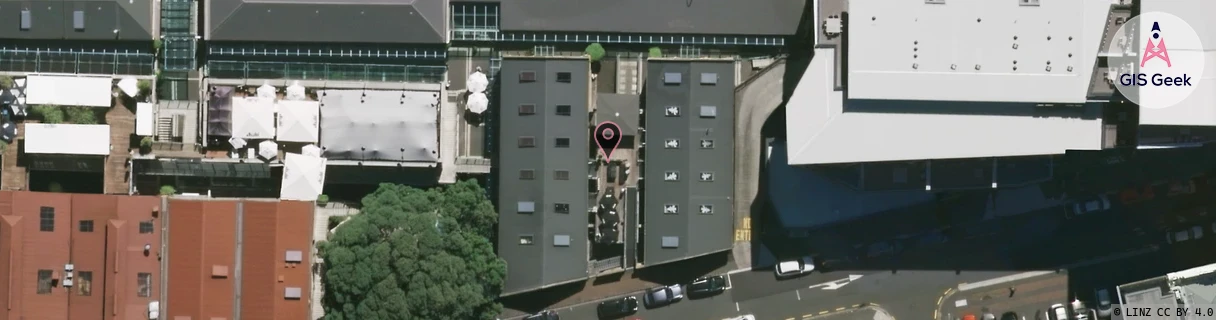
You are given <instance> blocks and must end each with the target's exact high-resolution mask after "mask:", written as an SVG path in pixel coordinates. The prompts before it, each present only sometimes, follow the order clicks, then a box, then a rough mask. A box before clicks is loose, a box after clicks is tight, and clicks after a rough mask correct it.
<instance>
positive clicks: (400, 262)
mask: <svg viewBox="0 0 1216 320" xmlns="http://www.w3.org/2000/svg"><path fill="white" fill-rule="evenodd" d="M486 209H489V210H488V211H486ZM487 213H488V214H492V213H493V209H492V206H491V205H490V203H489V200H488V199H486V198H485V194H484V191H482V189H481V187H479V186H478V185H477V183H476V182H473V181H464V182H460V183H458V184H455V185H452V186H448V187H445V188H435V189H428V190H422V189H416V188H411V187H405V186H400V185H391V184H382V185H381V186H380V188H379V189H377V190H376V191H375V192H373V193H372V194H370V195H368V196H367V197H364V198H363V209H362V210H361V212H360V213H359V214H357V215H354V216H352V217H351V218H350V220H348V221H347V222H346V223H345V224H343V225H342V227H341V228H338V230H337V231H336V232H335V233H334V236H333V237H332V238H331V239H330V241H328V242H322V243H319V244H318V249H319V251H320V255H321V257H322V258H323V259H324V260H325V272H324V275H323V278H322V279H323V285H324V286H325V297H324V299H323V301H322V305H323V306H324V307H325V311H326V319H331V320H355V319H358V320H365V319H366V320H382V319H383V320H391V319H494V318H495V317H496V316H497V315H498V314H499V313H500V312H501V310H502V306H501V305H499V304H498V303H497V302H495V299H496V298H497V297H498V294H499V293H500V292H501V291H502V284H503V279H504V278H505V277H506V264H505V263H504V262H503V261H502V260H501V259H499V258H498V257H497V256H495V255H494V247H493V245H492V244H491V242H490V241H489V240H488V238H487V237H486V236H485V235H484V234H479V233H482V232H486V230H484V228H486V226H485V225H484V224H485V222H484V221H482V219H481V215H484V214H487ZM469 217H473V218H474V219H471V220H470V219H468V218H469ZM491 225H492V224H491ZM479 229H482V230H480V231H478V230H479Z"/></svg>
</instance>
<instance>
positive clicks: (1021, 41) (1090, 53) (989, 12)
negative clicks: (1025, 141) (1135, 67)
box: [846, 0, 1111, 103]
mask: <svg viewBox="0 0 1216 320" xmlns="http://www.w3.org/2000/svg"><path fill="white" fill-rule="evenodd" d="M1023 3H1026V1H991V0H945V1H923V0H899V1H891V0H853V1H850V2H849V14H850V19H849V22H848V23H849V26H848V29H847V30H848V31H847V32H846V33H847V34H846V36H847V37H849V39H848V44H849V52H848V59H849V66H848V68H849V70H848V88H849V93H848V94H849V99H884V100H936V101H1002V102H1030V103H1083V102H1085V101H1086V95H1087V93H1088V85H1089V83H1090V77H1091V75H1092V71H1093V68H1094V66H1095V57H1096V56H1097V53H1098V49H1099V48H1098V47H1099V46H1100V45H1101V41H1102V39H1101V37H1102V34H1103V31H1104V29H1105V27H1106V24H1105V22H1106V19H1107V16H1108V14H1109V12H1110V5H1111V0H1072V1H1046V0H1044V1H1038V0H1036V1H1030V2H1029V3H1037V5H1025V4H1023ZM1015 61H1016V63H1015ZM1015 67H1016V69H1015ZM1049 67H1050V68H1049Z"/></svg>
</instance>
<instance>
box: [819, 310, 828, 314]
mask: <svg viewBox="0 0 1216 320" xmlns="http://www.w3.org/2000/svg"><path fill="white" fill-rule="evenodd" d="M824 313H828V311H827V310H823V311H819V314H824Z"/></svg>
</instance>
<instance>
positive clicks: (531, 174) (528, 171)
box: [519, 169, 536, 180]
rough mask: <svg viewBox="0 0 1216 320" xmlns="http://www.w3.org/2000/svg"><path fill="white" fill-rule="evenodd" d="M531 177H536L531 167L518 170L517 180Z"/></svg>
mask: <svg viewBox="0 0 1216 320" xmlns="http://www.w3.org/2000/svg"><path fill="white" fill-rule="evenodd" d="M532 179H536V170H532V169H523V170H519V180H532Z"/></svg>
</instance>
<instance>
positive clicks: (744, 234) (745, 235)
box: [735, 229, 752, 242]
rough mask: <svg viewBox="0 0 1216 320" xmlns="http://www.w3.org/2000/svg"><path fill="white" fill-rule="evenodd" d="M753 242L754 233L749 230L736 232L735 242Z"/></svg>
mask: <svg viewBox="0 0 1216 320" xmlns="http://www.w3.org/2000/svg"><path fill="white" fill-rule="evenodd" d="M749 241H752V231H751V230H748V229H740V230H735V242H749Z"/></svg>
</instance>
